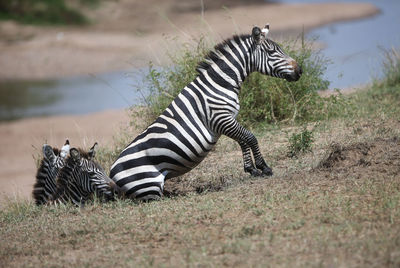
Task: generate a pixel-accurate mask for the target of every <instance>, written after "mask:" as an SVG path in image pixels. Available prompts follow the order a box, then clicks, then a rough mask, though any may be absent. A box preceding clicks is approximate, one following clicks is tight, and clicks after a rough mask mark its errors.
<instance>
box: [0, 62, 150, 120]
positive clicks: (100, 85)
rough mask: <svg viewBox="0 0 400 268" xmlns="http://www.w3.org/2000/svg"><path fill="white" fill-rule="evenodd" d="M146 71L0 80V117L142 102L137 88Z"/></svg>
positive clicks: (95, 109)
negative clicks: (50, 79)
mask: <svg viewBox="0 0 400 268" xmlns="http://www.w3.org/2000/svg"><path fill="white" fill-rule="evenodd" d="M145 74H146V72H145V70H141V69H139V70H135V71H132V72H115V73H109V74H102V75H92V76H89V75H88V76H82V77H74V78H65V79H59V80H55V81H39V82H37V81H11V82H0V120H11V119H17V118H24V117H33V116H43V115H60V114H86V113H92V112H98V111H103V110H108V109H122V108H127V107H130V106H132V105H133V104H138V103H140V102H142V100H143V98H142V95H141V93H140V92H138V91H137V88H138V87H140V84H141V82H142V79H143V76H144V75H145Z"/></svg>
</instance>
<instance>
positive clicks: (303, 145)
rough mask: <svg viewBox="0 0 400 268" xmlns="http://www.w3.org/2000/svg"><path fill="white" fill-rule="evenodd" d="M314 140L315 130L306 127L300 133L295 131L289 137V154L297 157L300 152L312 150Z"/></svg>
mask: <svg viewBox="0 0 400 268" xmlns="http://www.w3.org/2000/svg"><path fill="white" fill-rule="evenodd" d="M313 141H314V137H313V132H312V131H309V130H307V128H306V127H304V128H303V130H302V131H301V132H300V133H297V134H296V133H294V134H292V135H291V136H290V137H289V146H288V149H289V151H288V156H289V157H291V158H293V157H297V156H298V155H299V154H300V153H305V152H311V151H312V143H313Z"/></svg>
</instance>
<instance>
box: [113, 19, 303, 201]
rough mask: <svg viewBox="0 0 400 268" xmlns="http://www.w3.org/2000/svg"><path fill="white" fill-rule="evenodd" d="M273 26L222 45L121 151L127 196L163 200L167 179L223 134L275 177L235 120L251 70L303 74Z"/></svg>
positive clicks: (117, 177)
mask: <svg viewBox="0 0 400 268" xmlns="http://www.w3.org/2000/svg"><path fill="white" fill-rule="evenodd" d="M268 30H269V26H266V27H265V28H264V29H260V28H258V27H254V28H253V31H252V34H251V35H242V36H234V37H233V38H231V39H229V40H226V41H224V42H222V43H220V44H219V45H217V46H216V47H215V50H214V51H213V52H210V54H209V55H208V56H207V57H206V59H205V61H203V62H202V63H200V64H199V66H198V68H197V71H198V73H199V74H198V76H197V77H196V78H195V79H194V81H193V82H191V83H190V84H188V85H187V86H186V87H185V88H184V89H183V90H182V92H181V93H180V94H179V95H178V96H177V97H176V98H175V99H174V100H173V101H172V103H171V104H170V105H169V106H168V108H167V109H166V110H165V111H164V112H163V113H162V114H161V115H160V116H159V117H158V118H157V119H156V120H155V122H154V123H153V124H151V125H150V126H149V127H148V128H147V129H146V130H145V131H144V132H143V133H142V134H140V135H139V136H138V137H136V138H135V139H134V140H133V141H132V143H131V144H129V145H128V146H127V147H126V148H125V149H124V150H123V151H122V153H121V154H120V156H119V157H118V159H117V160H116V161H115V163H114V164H113V165H112V167H111V171H110V177H111V178H112V180H114V181H115V183H116V184H117V185H118V186H119V188H120V190H121V191H122V192H123V193H124V194H125V195H126V196H128V197H130V198H135V199H139V200H153V199H158V198H160V197H161V196H162V194H163V187H164V181H165V180H166V179H169V178H172V177H176V176H179V175H182V174H184V173H186V172H188V171H190V170H191V169H193V168H194V167H195V166H197V165H198V164H199V163H200V162H201V161H202V160H203V159H204V157H206V155H207V154H208V152H209V151H210V150H211V148H212V147H213V146H214V145H215V143H216V142H217V141H218V138H219V137H220V136H221V135H222V134H223V135H226V136H228V137H231V138H232V139H234V140H236V141H237V142H238V143H239V144H240V146H241V149H242V152H243V160H244V169H245V171H246V172H249V173H250V174H251V175H253V176H259V175H267V176H270V175H272V170H271V169H270V168H269V167H268V165H267V164H266V162H265V161H264V159H263V157H262V155H261V153H260V150H259V147H258V142H257V139H256V138H255V136H254V135H253V134H252V133H251V132H250V131H248V130H247V129H245V128H244V127H243V126H241V125H240V124H239V123H238V122H237V121H236V116H237V114H238V112H239V108H240V105H239V99H238V93H239V89H240V87H241V84H242V82H243V81H244V80H245V78H246V77H247V76H248V75H249V74H250V73H252V72H255V71H257V72H261V73H263V74H267V75H271V76H275V77H280V78H284V79H286V80H288V81H296V80H298V79H299V78H300V76H301V69H300V67H299V66H298V65H297V63H296V62H295V61H294V60H293V59H292V58H290V57H289V56H287V55H286V54H285V53H284V52H283V51H282V49H281V48H280V47H279V46H278V45H277V44H276V43H275V42H273V41H271V40H269V39H267V38H266V35H267V33H268ZM252 156H253V157H254V160H255V161H254V163H253V160H252Z"/></svg>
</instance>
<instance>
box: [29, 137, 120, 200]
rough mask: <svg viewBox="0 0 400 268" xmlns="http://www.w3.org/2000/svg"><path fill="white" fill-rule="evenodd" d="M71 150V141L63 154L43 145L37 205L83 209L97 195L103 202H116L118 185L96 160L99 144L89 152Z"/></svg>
mask: <svg viewBox="0 0 400 268" xmlns="http://www.w3.org/2000/svg"><path fill="white" fill-rule="evenodd" d="M69 147H70V146H69V141H68V140H67V141H66V143H65V145H64V146H63V147H62V149H61V150H58V149H57V148H52V147H51V146H50V145H47V144H45V145H43V159H42V161H41V163H40V166H39V169H38V171H37V174H36V183H35V185H34V189H33V193H32V194H33V198H34V200H35V203H36V204H37V205H42V204H59V203H63V204H66V203H73V204H75V205H78V206H81V205H84V204H85V202H86V201H88V200H89V199H92V198H93V196H94V195H97V196H98V197H99V198H100V200H102V201H108V200H112V199H113V198H114V192H113V188H114V183H113V182H112V181H111V180H110V178H109V177H107V175H106V173H105V172H104V170H103V168H102V167H101V166H100V165H99V164H98V163H97V162H95V161H94V160H93V158H94V156H95V153H96V147H97V143H95V144H94V145H93V147H92V148H90V150H89V151H88V152H85V151H83V150H81V149H76V148H71V149H70V148H69ZM68 154H69V156H68Z"/></svg>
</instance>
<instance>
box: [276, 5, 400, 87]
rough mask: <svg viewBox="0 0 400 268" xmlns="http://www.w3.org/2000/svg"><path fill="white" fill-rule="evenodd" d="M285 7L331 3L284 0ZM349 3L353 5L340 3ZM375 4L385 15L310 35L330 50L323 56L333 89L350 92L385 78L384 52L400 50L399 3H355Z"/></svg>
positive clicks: (337, 24)
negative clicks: (392, 49) (349, 89)
mask: <svg viewBox="0 0 400 268" xmlns="http://www.w3.org/2000/svg"><path fill="white" fill-rule="evenodd" d="M280 2H282V3H323V2H331V1H329V0H311V1H306V0H300V1H295V0H281V1H280ZM336 2H349V1H344V0H343V1H336ZM351 2H367V3H372V4H374V5H375V6H376V7H378V8H379V9H380V10H381V13H380V14H378V15H376V16H373V17H370V18H365V19H361V20H357V21H349V22H339V23H334V24H330V25H327V26H324V27H319V28H317V29H315V30H313V31H311V32H310V33H308V34H307V37H318V41H320V42H323V43H324V45H325V46H326V47H325V48H324V49H323V50H322V53H323V55H324V56H325V57H326V58H328V59H330V60H331V62H332V64H330V65H329V66H328V69H327V71H326V75H325V78H326V79H328V80H329V81H331V85H330V88H340V89H346V88H350V87H354V86H360V85H362V84H367V83H369V82H371V81H372V79H373V78H379V77H382V60H383V49H391V48H392V47H394V48H400V31H399V29H398V28H399V26H400V1H399V0H379V1H373V0H352V1H351Z"/></svg>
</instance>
